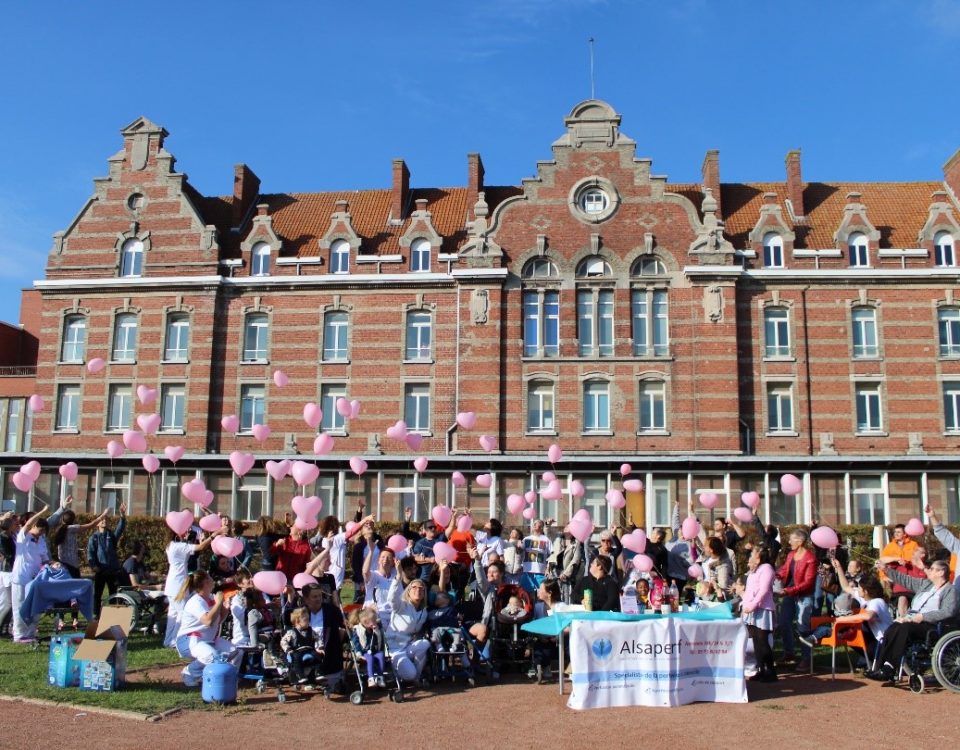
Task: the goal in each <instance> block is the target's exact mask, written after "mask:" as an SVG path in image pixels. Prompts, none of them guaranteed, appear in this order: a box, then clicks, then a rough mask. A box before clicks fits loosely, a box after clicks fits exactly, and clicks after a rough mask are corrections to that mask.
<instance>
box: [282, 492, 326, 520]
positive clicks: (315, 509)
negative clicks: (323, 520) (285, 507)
mask: <svg viewBox="0 0 960 750" xmlns="http://www.w3.org/2000/svg"><path fill="white" fill-rule="evenodd" d="M290 507H291V508H293V512H294V513H296V514H297V515H298V516H299V517H301V518H316V517H317V514H318V513H319V512H320V511H321V510H322V509H323V500H322V499H321V498H319V497H317V496H316V495H311V496H310V497H304V496H303V495H297V496H296V497H295V498H293V500H291V501H290Z"/></svg>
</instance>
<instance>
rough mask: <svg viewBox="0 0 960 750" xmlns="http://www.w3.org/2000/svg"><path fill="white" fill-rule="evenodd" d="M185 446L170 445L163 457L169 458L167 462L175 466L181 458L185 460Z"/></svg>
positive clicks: (164, 450)
mask: <svg viewBox="0 0 960 750" xmlns="http://www.w3.org/2000/svg"><path fill="white" fill-rule="evenodd" d="M183 453H184V450H183V446H182V445H168V446H167V447H166V448H164V449H163V455H165V456H166V457H167V460H168V461H170V463H172V464H175V463H176V462H177V461H179V460H180V459H181V458H183Z"/></svg>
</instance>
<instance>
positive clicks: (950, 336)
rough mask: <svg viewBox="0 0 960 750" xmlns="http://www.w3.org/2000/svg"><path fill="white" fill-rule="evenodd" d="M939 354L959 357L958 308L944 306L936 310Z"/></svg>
mask: <svg viewBox="0 0 960 750" xmlns="http://www.w3.org/2000/svg"><path fill="white" fill-rule="evenodd" d="M937 329H938V331H939V333H940V356H941V357H960V308H957V307H945V308H942V309H941V310H939V311H938V312H937Z"/></svg>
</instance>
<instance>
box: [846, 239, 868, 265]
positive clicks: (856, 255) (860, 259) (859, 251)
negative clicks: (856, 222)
mask: <svg viewBox="0 0 960 750" xmlns="http://www.w3.org/2000/svg"><path fill="white" fill-rule="evenodd" d="M847 249H848V250H849V251H850V266H851V267H852V268H868V267H869V266H870V244H869V243H868V242H867V236H866V235H865V234H862V233H861V232H854V233H853V234H851V235H850V236H849V237H848V238H847Z"/></svg>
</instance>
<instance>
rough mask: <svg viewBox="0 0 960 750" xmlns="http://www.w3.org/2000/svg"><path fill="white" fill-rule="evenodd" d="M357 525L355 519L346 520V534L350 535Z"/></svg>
mask: <svg viewBox="0 0 960 750" xmlns="http://www.w3.org/2000/svg"><path fill="white" fill-rule="evenodd" d="M359 525H360V524H358V523H357V522H356V521H347V524H346V527H345V528H346V530H347V536H349V537H352V536H353V531H354V529H356V528H357V527H358V526H359Z"/></svg>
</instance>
